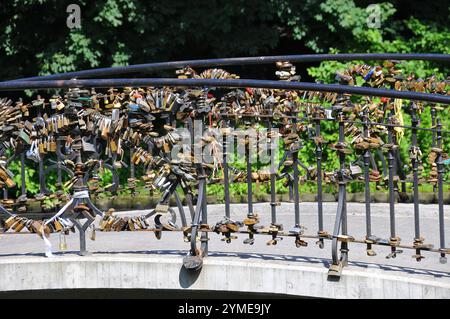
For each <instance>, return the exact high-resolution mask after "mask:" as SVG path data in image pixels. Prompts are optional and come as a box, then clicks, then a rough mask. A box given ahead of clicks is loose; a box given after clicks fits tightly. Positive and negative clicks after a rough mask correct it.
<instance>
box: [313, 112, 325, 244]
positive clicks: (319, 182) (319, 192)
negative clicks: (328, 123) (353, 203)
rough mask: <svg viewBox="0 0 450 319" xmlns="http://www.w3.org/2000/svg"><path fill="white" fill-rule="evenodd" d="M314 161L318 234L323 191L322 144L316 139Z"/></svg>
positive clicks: (316, 125) (321, 240)
mask: <svg viewBox="0 0 450 319" xmlns="http://www.w3.org/2000/svg"><path fill="white" fill-rule="evenodd" d="M315 128H316V138H317V139H319V137H320V120H315ZM316 160H317V161H316V163H317V218H318V228H319V231H318V233H319V234H322V232H323V191H322V144H321V142H319V141H316ZM323 242H324V240H323V238H320V239H319V247H320V248H323Z"/></svg>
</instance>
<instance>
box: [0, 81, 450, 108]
mask: <svg viewBox="0 0 450 319" xmlns="http://www.w3.org/2000/svg"><path fill="white" fill-rule="evenodd" d="M130 86H131V87H138V86H174V87H189V86H195V87H199V86H207V87H226V88H240V87H241V88H242V87H244V88H245V87H254V88H268V89H287V90H304V91H319V92H335V93H347V94H355V95H367V96H382V97H390V98H399V99H409V100H417V101H428V102H434V103H444V104H450V96H446V95H438V94H429V93H419V92H409V91H395V90H387V89H376V88H371V87H356V86H348V85H336V84H321V83H307V82H288V81H271V80H250V79H236V80H228V79H227V80H223V79H170V78H145V79H95V80H92V79H91V80H50V81H12V82H2V83H0V91H17V90H18V91H20V90H25V89H56V88H111V87H130Z"/></svg>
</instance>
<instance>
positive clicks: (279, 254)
mask: <svg viewBox="0 0 450 319" xmlns="http://www.w3.org/2000/svg"><path fill="white" fill-rule="evenodd" d="M336 208H337V203H324V224H325V230H327V231H329V232H330V233H331V230H332V227H333V224H334V217H335V214H336ZM347 210H348V219H349V222H348V225H349V233H350V234H351V235H353V236H355V237H356V238H358V239H361V238H363V237H364V235H365V213H364V211H365V209H364V204H359V203H349V204H348V209H347ZM186 211H187V210H186ZM254 211H255V212H256V213H258V214H259V215H260V216H261V224H262V225H267V224H268V223H270V206H269V204H268V203H258V204H254ZM277 211H278V215H277V216H278V222H279V223H282V224H283V225H284V227H285V229H287V230H288V229H289V228H291V227H292V226H293V224H294V209H293V204H292V203H282V204H281V206H279V207H277ZM146 212H148V211H132V212H120V213H117V214H125V215H132V214H144V213H146ZM246 212H247V205H246V204H233V205H232V208H231V214H232V217H233V218H235V219H238V220H242V219H243V218H245V215H246ZM300 212H301V216H300V219H301V224H302V225H304V226H305V227H307V231H306V233H308V234H315V233H316V231H317V204H316V203H301V204H300ZM420 214H421V217H420V221H421V231H422V236H423V237H425V241H426V243H430V244H434V245H435V246H436V247H437V246H438V243H439V241H438V239H439V233H438V229H439V228H438V206H437V205H420ZM223 215H224V206H223V205H209V206H208V216H209V217H208V218H209V220H208V221H209V224H214V223H215V222H216V221H218V220H219V219H221V218H222V216H223ZM187 217H188V220H189V216H187ZM372 218H373V225H372V231H373V233H374V234H375V235H377V236H378V237H382V238H388V237H389V209H388V205H387V204H383V203H379V204H372ZM396 222H397V232H398V235H399V236H400V237H401V238H402V242H403V243H408V244H411V243H412V240H413V237H414V236H413V234H414V217H413V206H412V204H396ZM445 223H446V224H445V229H446V232H447V233H446V236H447V237H446V246H447V247H450V206H448V205H447V206H445ZM210 237H211V240H210V242H209V247H210V251H211V252H213V253H214V254H216V255H220V256H227V255H228V256H240V257H241V258H251V257H252V256H256V257H258V258H269V259H273V260H289V259H291V260H293V259H295V260H298V259H300V260H305V261H311V262H313V261H314V262H318V261H320V262H322V263H327V262H328V260H329V259H330V258H331V250H330V248H331V242H330V241H325V248H324V249H319V248H318V246H317V245H316V244H315V240H307V242H308V243H309V245H308V247H301V248H296V247H295V245H294V239H293V238H284V240H282V241H281V242H280V243H279V244H278V245H277V246H267V245H266V241H267V240H268V237H267V236H257V237H256V242H255V244H254V245H253V246H248V245H244V244H243V243H242V241H243V239H244V238H245V236H244V235H240V236H239V239H238V240H235V241H233V242H232V243H231V244H226V243H225V242H223V241H221V240H220V239H221V236H219V235H216V234H211V236H210ZM51 242H52V243H53V247H54V249H55V250H56V251H58V246H59V235H57V234H53V235H52V236H51ZM0 244H1V248H0V259H4V258H9V257H12V256H19V255H25V256H30V257H32V256H42V252H43V251H44V243H43V241H42V240H40V239H39V238H38V237H37V236H36V235H21V234H18V235H0ZM67 246H68V249H67V253H69V252H72V253H73V252H74V251H76V250H78V247H79V246H78V234H77V233H76V234H71V235H69V236H67ZM87 246H88V250H89V251H91V252H95V253H100V254H102V255H103V254H105V253H111V254H119V253H120V254H127V253H129V254H131V253H138V254H170V255H173V254H175V255H183V254H184V253H185V252H186V251H187V249H189V244H188V243H185V242H183V239H182V234H181V233H178V232H177V233H169V232H165V233H163V239H162V240H157V239H156V238H155V236H154V234H153V233H150V232H120V233H118V232H97V234H96V240H95V241H91V240H89V239H88V240H87ZM389 250H390V248H389V247H378V246H375V251H376V252H377V253H378V255H377V256H375V257H369V256H367V255H366V253H365V245H363V244H352V243H350V253H349V260H350V261H352V262H353V263H354V264H360V265H369V264H372V263H374V264H379V265H387V266H389V265H391V266H394V268H395V267H401V268H399V269H402V271H417V269H424V270H426V271H438V272H445V273H449V274H450V258H449V263H447V264H440V263H439V255H438V254H437V253H428V252H424V253H423V255H424V256H425V257H426V258H425V259H423V260H422V261H421V262H417V261H416V260H415V259H414V258H412V257H411V256H412V255H413V254H414V251H413V250H404V252H403V254H400V255H399V256H398V257H397V258H396V259H386V258H385V256H386V255H387V254H388V253H389ZM261 256H262V257H261ZM264 256H265V257H264ZM449 257H450V256H449Z"/></svg>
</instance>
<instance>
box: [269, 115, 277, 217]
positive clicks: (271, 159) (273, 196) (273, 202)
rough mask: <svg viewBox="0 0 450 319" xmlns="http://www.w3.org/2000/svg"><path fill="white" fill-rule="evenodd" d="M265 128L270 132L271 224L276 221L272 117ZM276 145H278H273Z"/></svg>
mask: <svg viewBox="0 0 450 319" xmlns="http://www.w3.org/2000/svg"><path fill="white" fill-rule="evenodd" d="M269 115H273V110H272V108H270V110H269ZM267 129H268V132H269V134H270V146H269V156H270V213H271V220H272V224H276V223H277V203H276V170H275V167H276V166H275V152H274V148H273V147H274V143H273V139H274V136H273V132H272V118H269V120H268V122H267ZM275 146H276V147H278V145H275Z"/></svg>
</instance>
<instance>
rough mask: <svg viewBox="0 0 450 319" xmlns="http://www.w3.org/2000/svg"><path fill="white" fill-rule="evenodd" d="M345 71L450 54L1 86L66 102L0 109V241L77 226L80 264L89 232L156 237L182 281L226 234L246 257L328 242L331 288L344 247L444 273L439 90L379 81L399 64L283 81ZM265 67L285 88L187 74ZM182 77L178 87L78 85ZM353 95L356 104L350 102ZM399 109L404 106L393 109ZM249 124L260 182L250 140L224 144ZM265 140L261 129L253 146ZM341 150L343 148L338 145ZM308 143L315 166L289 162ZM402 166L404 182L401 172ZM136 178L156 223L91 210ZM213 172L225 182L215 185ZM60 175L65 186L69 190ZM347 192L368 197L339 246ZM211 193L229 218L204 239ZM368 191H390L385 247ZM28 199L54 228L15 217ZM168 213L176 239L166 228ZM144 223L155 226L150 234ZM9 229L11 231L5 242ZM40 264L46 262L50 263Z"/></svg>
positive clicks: (446, 99)
mask: <svg viewBox="0 0 450 319" xmlns="http://www.w3.org/2000/svg"><path fill="white" fill-rule="evenodd" d="M355 59H358V60H392V59H395V60H430V61H440V62H450V56H449V55H439V54H422V55H421V54H348V55H305V56H301V55H300V56H276V57H258V58H234V59H217V60H198V61H180V62H166V63H153V64H145V65H137V66H129V67H120V68H105V69H97V70H87V71H79V72H70V73H66V74H56V75H51V76H43V77H33V78H26V79H21V80H14V81H7V82H0V90H3V91H13V90H24V89H35V90H43V89H69V91H68V92H66V95H65V96H59V95H54V96H53V97H52V98H51V99H50V100H49V102H46V100H45V99H41V98H40V97H38V98H36V99H35V100H34V101H33V102H32V103H31V104H26V103H24V102H23V101H19V102H18V103H16V105H15V106H14V105H13V104H12V103H11V102H10V101H8V100H6V99H4V100H2V101H1V103H0V119H1V120H2V121H3V122H2V123H3V124H2V132H3V133H2V134H0V141H1V154H2V155H3V157H4V161H3V164H2V165H0V175H1V176H0V180H1V181H2V184H3V197H4V200H3V205H0V213H1V214H2V215H3V217H4V219H5V220H4V224H3V229H4V231H5V234H14V233H20V232H21V231H22V229H28V230H29V232H30V233H37V234H38V235H40V236H41V237H42V238H43V239H44V240H46V238H47V237H48V235H49V233H51V232H67V231H68V229H73V227H76V228H77V230H78V231H79V233H80V253H81V254H82V255H83V254H85V253H86V238H85V237H86V234H85V233H86V230H87V229H88V228H89V227H91V228H94V229H96V230H100V231H108V230H117V231H125V230H127V231H133V230H136V231H138V230H140V231H152V232H155V235H156V236H157V238H161V235H162V233H163V232H164V231H182V232H183V233H184V237H185V239H186V240H188V241H189V242H190V243H191V247H190V251H189V254H188V255H187V256H186V257H185V258H184V266H185V267H186V268H187V269H199V268H201V266H202V262H203V257H205V256H207V254H208V234H209V233H213V232H215V233H218V234H221V235H223V236H224V237H225V240H226V241H227V242H231V240H232V239H234V238H235V234H246V235H247V236H248V238H247V239H245V240H244V243H245V244H253V243H254V240H255V235H268V236H270V238H271V239H270V240H269V242H268V244H270V245H275V244H276V243H277V241H278V240H279V239H280V238H281V237H293V238H295V244H296V246H297V247H302V246H307V242H306V241H305V240H304V239H312V238H315V239H318V244H319V247H320V248H324V242H325V241H326V240H330V241H331V242H332V244H331V257H332V265H331V267H330V271H329V275H330V276H332V277H339V276H340V274H341V271H342V267H343V266H345V265H346V264H347V262H348V258H349V248H348V244H349V243H350V242H353V243H360V244H363V245H366V251H367V254H368V255H369V256H373V255H375V253H374V251H373V246H374V245H382V246H388V247H390V248H391V253H390V254H389V256H388V257H389V258H390V257H395V256H396V254H398V253H399V250H400V249H412V250H415V255H414V257H415V258H416V260H418V261H420V260H421V259H422V258H423V255H422V254H421V252H422V251H429V252H435V253H438V254H439V255H440V261H441V262H442V263H445V262H446V254H449V253H450V249H449V248H447V247H445V235H446V233H445V227H444V189H445V186H446V184H448V181H447V180H446V176H448V173H447V172H446V169H445V167H446V165H447V162H448V161H449V160H448V155H447V154H446V153H445V148H446V147H447V145H445V144H444V143H443V139H444V138H445V136H447V135H448V134H449V131H448V130H447V129H443V127H442V116H448V105H449V104H450V96H449V94H448V92H449V91H448V85H449V83H448V80H442V81H438V80H436V79H429V80H427V81H423V80H411V79H406V78H400V77H397V78H394V77H391V78H389V77H388V76H394V75H393V74H394V73H393V74H390V73H389V72H391V71H392V72H393V70H394V67H395V64H396V62H395V61H394V62H390V64H389V68H390V70H391V71H387V73H383V71H380V70H381V69H380V68H376V67H369V66H367V65H359V66H358V67H359V68H357V69H356V71H355V69H354V70H353V73H348V74H342V73H338V78H337V79H338V81H339V82H340V84H336V85H327V84H320V83H305V82H298V79H297V78H295V72H292V71H293V65H292V64H291V63H294V62H297V63H300V62H310V61H325V60H341V61H351V60H355ZM280 61H289V62H290V63H289V62H280ZM274 62H277V66H278V67H279V68H280V70H281V71H282V72H281V74H282V75H281V76H282V77H283V76H284V77H285V78H282V79H283V80H281V81H267V80H250V79H239V78H238V77H237V76H235V75H232V74H230V73H228V72H225V71H223V70H220V69H213V70H207V71H205V72H203V73H201V74H197V73H196V72H195V71H194V70H192V69H191V67H211V66H231V65H243V64H264V63H274ZM180 68H181V70H179V72H178V74H179V75H180V77H181V78H179V79H165V78H162V79H161V78H134V79H78V78H85V77H98V76H105V75H120V74H125V73H142V72H154V71H159V70H165V69H180ZM283 72H285V73H283ZM357 76H359V77H363V78H364V80H365V82H366V83H368V84H371V85H372V86H373V87H367V86H364V87H357V86H354V85H351V84H352V83H351V81H352V79H353V77H357ZM139 87H146V89H138V88H139ZM386 87H390V89H387V88H386ZM87 88H89V89H92V88H123V90H120V91H119V90H116V89H110V90H108V91H104V92H103V93H97V92H95V91H89V90H85V89H87ZM239 88H244V90H241V89H239ZM394 88H395V89H394ZM413 90H416V91H417V92H414V91H413ZM425 92H426V93H425ZM354 96H363V98H359V99H358V98H356V100H355V98H354ZM373 97H381V99H374V98H373ZM403 99H406V100H408V101H409V102H407V103H406V106H405V107H404V108H403V110H402V105H403V102H402V100H403ZM404 113H408V114H409V116H410V117H411V125H406V124H404V123H403V122H402V117H403V115H404ZM425 116H429V117H430V119H431V124H432V125H431V126H429V127H423V126H421V125H420V118H424V117H425ZM196 120H200V121H201V123H206V124H209V126H210V127H212V126H214V127H215V128H216V129H217V130H216V133H217V131H219V132H220V133H221V134H220V135H215V133H214V134H213V133H212V131H213V130H211V129H210V130H207V133H206V134H205V133H204V132H201V133H200V135H199V133H198V132H196V129H195V121H196ZM330 122H333V123H335V125H337V129H338V131H337V133H338V139H337V141H325V140H324V138H323V134H325V133H330V132H332V130H334V127H333V125H331V128H330V125H329V123H330ZM255 124H258V126H259V127H258V133H257V135H256V136H257V137H258V138H261V136H262V139H263V140H264V141H265V143H266V144H267V145H268V147H267V150H268V157H269V159H270V163H271V166H270V169H269V170H268V171H261V170H257V169H255V168H256V167H257V166H258V165H254V163H252V160H251V158H252V153H253V148H252V141H251V138H252V137H251V136H250V134H249V133H245V134H244V135H238V134H237V133H235V132H230V129H236V128H238V127H239V128H241V129H242V128H254V127H255ZM177 127H182V128H184V129H186V130H187V132H188V134H187V136H188V142H187V143H184V144H183V143H182V134H181V133H180V134H179V132H178V131H176V128H177ZM261 128H265V129H267V130H266V131H264V132H263V133H261ZM406 130H409V131H410V132H411V133H410V134H411V136H410V137H409V136H408V138H410V147H409V149H408V154H409V156H408V158H409V162H407V163H404V156H403V162H402V156H401V155H402V154H401V151H400V149H399V142H400V141H399V139H400V138H401V135H402V134H404V132H405V131H406ZM419 132H425V133H427V134H431V136H432V145H431V147H432V148H431V150H430V154H428V155H429V157H430V158H431V160H430V163H429V166H430V169H429V174H430V176H429V178H428V180H427V181H422V180H421V176H422V175H423V172H421V169H422V157H423V155H426V154H422V153H421V149H420V147H419V145H418V143H419V142H418V133H419ZM261 134H262V135H261ZM407 135H409V133H408V134H407ZM278 136H280V137H281V138H282V139H283V143H282V144H281V149H282V153H283V154H282V156H281V160H280V161H278V162H277V163H276V159H275V153H276V151H277V150H278V149H279V146H278V144H277V145H275V140H276V137H278ZM405 136H406V135H405ZM230 138H231V139H230ZM350 138H351V139H352V143H348V141H349V139H350ZM404 138H407V137H404ZM235 139H236V140H237V143H238V144H241V145H242V147H243V149H244V152H243V154H242V155H243V156H244V158H245V163H244V164H245V165H243V166H242V168H241V169H238V168H236V167H233V166H232V165H230V163H229V161H230V155H232V154H234V153H235V150H234V149H233V146H234V144H235ZM307 140H310V141H313V143H314V145H315V149H314V152H315V159H316V161H315V163H307V164H308V165H311V164H313V165H312V166H307V165H306V164H305V163H302V162H301V161H300V159H299V152H300V151H301V149H302V143H303V142H305V141H307ZM327 142H328V143H330V145H329V147H328V148H329V149H332V150H333V151H335V156H336V158H337V160H338V167H335V168H334V170H333V171H331V172H326V171H325V170H324V164H327V161H326V160H325V161H324V157H323V155H324V147H325V145H326V143H327ZM331 142H334V143H331ZM180 144H181V145H182V146H183V145H184V146H186V150H187V151H186V150H185V152H184V154H183V155H184V156H182V157H180V158H176V155H177V153H173V152H174V148H175V146H177V145H180ZM199 145H200V149H201V150H203V151H204V149H206V148H207V147H209V148H208V150H210V151H211V149H213V150H214V152H213V153H214V154H213V161H212V162H207V161H205V159H204V157H203V155H204V154H203V153H202V154H200V160H196V159H198V154H197V153H196V152H195V149H196V147H199ZM258 147H260V145H259V144H258ZM230 149H231V150H230ZM403 155H404V154H403ZM127 157H129V159H126V158H127ZM355 157H356V160H355ZM376 158H378V161H377V160H376ZM17 159H19V161H20V179H21V189H20V191H19V194H20V195H19V196H16V197H17V198H14V197H15V196H8V193H10V192H11V191H9V192H8V190H11V189H12V190H14V189H15V187H16V186H15V183H14V181H13V179H14V176H13V175H12V174H11V172H10V171H9V169H8V166H9V165H10V164H11V163H12V162H14V161H16V160H17ZM28 159H30V160H33V161H35V162H36V163H38V170H39V193H38V194H37V196H35V198H34V199H30V198H28V197H27V189H26V161H27V160H28ZM328 160H330V158H328ZM380 164H381V167H379V165H380ZM405 164H407V165H409V167H410V169H405ZM137 166H143V167H144V169H143V172H142V174H141V178H140V179H142V180H143V181H144V182H145V183H146V185H147V186H148V187H149V188H150V189H151V191H160V194H161V198H160V200H159V201H158V203H157V205H156V208H155V209H154V210H152V211H151V212H150V213H149V214H147V215H145V216H141V217H135V218H131V217H130V218H124V217H115V216H114V215H113V212H112V210H108V211H106V212H103V211H101V210H100V209H98V208H97V207H96V206H95V205H94V204H93V203H92V201H91V199H90V196H95V194H99V193H103V192H109V193H116V192H117V191H120V190H121V189H120V187H119V184H120V179H119V171H123V170H126V171H127V172H129V177H128V180H127V181H128V183H127V187H126V190H128V191H130V193H131V194H134V193H135V192H136V189H137V183H138V175H139V174H138V173H137V172H136V167H137ZM327 166H328V164H327ZM104 170H108V171H110V175H111V176H112V177H111V182H110V183H109V185H102V186H101V185H100V184H101V178H99V171H100V172H101V171H104ZM218 171H220V173H221V175H222V178H212V177H211V176H215V175H217V172H218ZM408 173H410V174H409V175H408ZM52 174H53V175H54V176H56V184H55V185H56V188H55V187H54V188H53V189H50V187H49V181H48V180H49V179H51V178H52V176H53V175H52ZM64 174H65V175H67V176H68V180H67V181H66V182H65V183H64V181H63V175H64ZM231 175H232V176H233V179H234V181H245V182H246V184H247V205H248V212H247V218H246V219H245V220H243V221H236V220H233V219H231V217H232V216H231V214H230V205H231V201H230V196H231V195H230V183H231V181H230V176H231ZM384 177H385V178H384ZM280 179H284V180H286V183H287V184H288V186H289V189H290V192H291V194H292V201H293V205H294V216H293V227H292V228H291V229H289V230H288V231H285V230H283V226H282V225H280V224H278V223H277V205H278V203H277V200H276V199H277V196H276V195H277V190H276V182H277V180H280ZM255 181H261V182H263V183H268V184H270V198H271V201H270V211H271V224H270V225H267V226H265V227H260V226H259V225H258V222H259V219H260V216H257V215H256V214H255V213H254V211H253V196H252V184H253V183H254V182H255ZM303 181H307V182H312V183H314V184H316V185H317V218H318V229H317V232H316V233H312V234H311V233H309V234H308V233H305V229H304V227H303V226H302V225H301V221H302V219H301V217H302V216H301V212H300V205H299V203H300V197H299V184H300V183H301V182H303ZM350 182H351V183H353V182H362V183H363V184H364V195H365V212H366V221H365V222H366V236H365V238H355V237H353V236H351V234H349V233H348V228H347V208H346V206H347V199H346V189H347V185H348V183H350ZM213 183H220V184H222V183H223V189H224V203H225V204H224V211H225V212H224V213H225V217H224V219H223V220H220V221H217V223H216V224H215V225H213V226H211V225H208V213H207V208H208V207H207V202H206V195H207V185H208V184H213ZM324 183H328V184H334V185H336V186H337V188H338V208H337V212H336V219H335V224H334V228H333V229H332V230H327V229H325V228H324V223H323V185H324ZM423 183H429V184H432V185H433V189H434V191H435V192H436V193H437V204H438V207H439V219H438V220H439V225H438V228H439V247H433V246H432V245H430V244H427V243H425V240H424V238H423V237H422V236H421V228H420V205H419V186H420V185H421V184H423ZM373 184H376V185H381V184H384V185H385V186H387V188H388V192H389V216H390V220H389V221H390V237H389V238H387V239H383V238H378V237H376V236H374V235H373V233H372V227H371V226H372V218H371V200H370V199H371V185H373ZM409 184H411V185H412V190H413V197H412V201H413V203H414V225H415V226H414V236H413V240H412V244H410V245H408V244H405V243H404V242H403V241H402V240H401V239H400V238H399V237H398V236H397V233H396V214H395V211H396V205H395V201H396V198H397V197H398V196H399V195H402V194H404V193H405V192H406V187H407V185H409ZM400 188H401V190H400ZM68 190H69V191H68ZM177 190H181V192H182V193H183V195H184V200H185V204H186V206H187V207H188V210H189V214H190V215H191V224H190V225H188V223H187V220H186V216H185V211H184V208H183V203H182V198H180V194H179V193H178V192H177ZM171 197H174V198H175V201H176V206H177V210H178V212H176V211H175V210H174V209H173V208H171V207H169V206H170V205H169V200H170V198H171ZM33 200H34V201H38V202H39V203H40V207H41V209H42V210H43V211H45V212H47V213H48V212H51V213H52V214H53V217H52V218H50V219H47V220H45V221H39V220H34V219H30V218H27V217H26V214H24V213H25V212H26V211H27V209H28V205H29V203H30V202H31V201H33ZM49 200H53V201H54V205H53V206H51V207H50V208H48V207H47V205H46V201H49ZM177 213H178V215H179V216H180V220H181V227H179V226H177V225H176V216H177ZM96 215H100V216H101V221H100V224H99V225H98V226H95V225H94V221H95V216H96ZM150 218H152V219H153V222H154V224H153V225H151V223H149V220H150ZM8 230H11V231H12V232H11V231H10V232H6V231H8ZM22 233H23V231H22ZM198 237H200V241H199V242H200V246H199V245H198V241H197V239H198ZM339 245H340V248H339V247H338V246H339ZM339 252H340V254H339ZM47 253H48V254H51V251H48V252H47Z"/></svg>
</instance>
